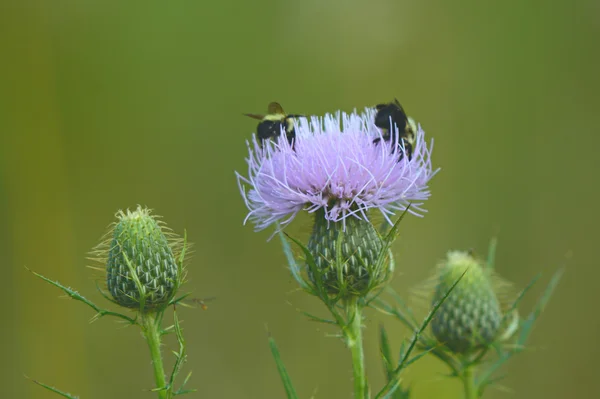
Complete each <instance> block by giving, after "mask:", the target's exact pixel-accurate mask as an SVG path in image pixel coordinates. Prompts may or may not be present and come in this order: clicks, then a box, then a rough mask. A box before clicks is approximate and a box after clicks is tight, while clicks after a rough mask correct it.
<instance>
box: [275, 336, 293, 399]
mask: <svg viewBox="0 0 600 399" xmlns="http://www.w3.org/2000/svg"><path fill="white" fill-rule="evenodd" d="M269 346H270V347H271V354H272V355H273V359H275V364H276V365H277V371H278V372H279V376H280V377H281V382H282V383H283V387H284V388H285V393H286V395H287V398H288V399H298V394H296V390H295V388H294V384H292V379H291V378H290V376H289V374H288V372H287V370H286V368H285V365H284V364H283V360H281V355H280V354H279V349H277V344H275V339H274V338H273V337H272V336H271V335H270V334H269Z"/></svg>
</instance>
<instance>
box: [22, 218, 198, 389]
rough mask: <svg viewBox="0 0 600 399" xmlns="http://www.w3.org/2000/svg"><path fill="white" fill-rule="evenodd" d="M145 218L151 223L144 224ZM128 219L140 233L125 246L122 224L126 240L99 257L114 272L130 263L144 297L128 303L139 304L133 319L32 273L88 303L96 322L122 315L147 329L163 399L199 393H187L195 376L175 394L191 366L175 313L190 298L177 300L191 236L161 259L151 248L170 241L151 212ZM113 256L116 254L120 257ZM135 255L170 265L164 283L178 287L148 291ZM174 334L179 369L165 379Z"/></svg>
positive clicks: (141, 259)
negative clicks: (168, 320) (166, 342)
mask: <svg viewBox="0 0 600 399" xmlns="http://www.w3.org/2000/svg"><path fill="white" fill-rule="evenodd" d="M138 211H140V209H138ZM145 218H146V219H148V220H144V219H145ZM123 219H131V220H130V221H132V223H133V224H135V228H133V231H134V232H133V233H131V232H130V233H131V234H125V236H127V238H126V239H124V241H123V242H121V241H120V239H121V238H122V237H123V231H124V230H127V228H125V227H123V228H121V229H119V227H118V226H119V225H118V224H117V227H116V228H115V231H121V232H120V233H118V234H117V233H114V234H115V237H117V236H118V237H120V238H119V239H116V238H113V240H112V243H111V247H110V248H111V250H110V251H111V254H110V255H108V256H107V257H105V258H102V255H101V254H99V253H100V252H101V253H105V248H104V247H103V244H101V245H100V246H99V248H98V249H97V251H96V254H97V255H99V258H100V259H104V260H105V261H107V262H108V264H109V267H108V268H109V269H110V268H111V266H110V264H111V262H113V263H114V262H116V259H117V258H118V259H120V260H121V261H123V262H124V264H125V266H126V268H127V273H128V274H127V279H128V281H130V282H132V283H133V284H134V285H133V286H134V287H135V288H134V290H135V291H136V292H137V293H139V294H140V295H138V294H135V295H133V294H132V293H130V294H128V295H127V298H129V299H128V300H132V301H134V302H135V303H136V304H137V305H136V306H135V307H134V309H137V310H138V312H137V313H136V316H135V317H130V316H127V315H125V314H122V313H119V312H114V311H111V310H107V309H103V308H101V307H99V306H97V305H96V304H94V303H93V302H92V301H90V300H89V299H87V298H85V297H84V296H83V295H81V294H79V293H78V292H77V291H76V290H74V289H72V288H69V287H66V286H64V285H62V284H61V283H59V282H57V281H53V280H51V279H49V278H47V277H45V276H43V275H41V274H39V273H36V272H34V271H31V270H30V271H31V273H33V274H34V275H35V276H36V277H39V278H40V279H42V280H44V281H45V282H47V283H49V284H51V285H53V286H55V287H57V288H59V289H60V290H62V291H63V292H64V293H66V294H67V295H68V296H69V297H70V298H72V299H75V300H76V301H79V302H82V303H84V304H86V305H87V306H89V307H90V308H92V309H93V310H94V311H95V312H96V314H95V315H94V317H92V321H95V320H97V319H99V318H101V317H104V316H112V317H116V318H118V319H121V320H124V321H126V322H128V324H131V325H136V326H138V327H140V328H141V329H142V333H143V335H144V337H145V339H146V341H147V343H148V347H149V349H150V355H151V359H152V365H153V367H154V376H155V381H156V385H157V387H156V388H153V389H151V391H153V392H156V393H157V394H158V397H159V398H160V399H172V398H173V397H175V396H178V395H184V394H187V393H191V392H194V391H195V390H190V389H185V385H186V384H187V382H188V381H189V379H190V376H191V373H189V374H188V375H187V376H186V377H185V379H184V381H183V383H182V385H181V386H180V388H179V389H177V390H175V388H174V382H175V379H176V377H177V376H178V375H179V373H180V371H181V369H182V367H183V364H184V363H185V361H186V359H187V353H186V345H185V340H184V338H183V333H182V329H181V324H180V321H179V317H178V314H177V311H176V309H175V307H176V305H177V304H178V303H182V301H183V300H184V299H185V298H186V297H187V296H188V295H189V294H183V295H180V296H178V297H176V296H175V295H176V294H177V289H178V288H179V287H180V284H181V282H182V281H183V275H184V273H183V271H184V261H185V255H186V251H187V248H188V244H187V235H185V234H184V238H183V240H182V241H177V242H176V243H175V244H167V245H168V247H167V249H165V248H163V249H162V251H163V253H162V255H161V254H158V253H156V252H155V249H151V248H150V247H152V245H153V243H154V244H156V242H157V241H159V242H163V243H166V242H167V241H166V238H165V236H164V234H163V233H162V231H161V230H160V227H158V224H157V222H156V221H155V220H154V219H153V218H151V217H149V216H148V211H146V210H143V211H140V212H138V213H133V214H131V213H128V214H127V216H123V218H122V219H121V221H123ZM130 227H131V226H130ZM157 228H158V231H156V229H157ZM138 233H139V234H138ZM149 237H150V238H149ZM163 239H164V240H163ZM132 243H134V246H131V247H129V249H128V250H126V251H125V250H123V248H121V245H122V244H124V245H130V244H132ZM172 245H176V246H178V251H176V252H177V253H178V256H177V257H175V255H174V254H173V252H172V251H171V248H172ZM136 248H137V249H136ZM115 251H116V252H115ZM144 251H145V252H144ZM165 251H166V252H165ZM169 251H171V252H169ZM112 252H114V254H113V253H112ZM140 252H143V253H140ZM167 252H168V253H170V257H169V256H167V257H166V258H165V256H163V255H165V254H166V253H167ZM115 254H116V255H115ZM131 257H132V258H133V259H137V261H138V262H141V263H144V264H146V265H149V264H151V263H150V261H152V262H155V261H156V262H159V263H161V264H162V265H163V266H165V267H166V266H168V267H167V268H171V267H174V268H175V271H174V272H173V273H174V274H173V276H171V277H167V278H166V279H165V280H164V281H167V280H169V281H170V280H171V278H173V279H174V280H172V281H171V283H172V284H171V283H169V284H167V285H166V286H165V287H163V289H161V288H160V287H157V286H154V287H148V286H147V284H148V283H149V280H147V277H148V275H147V274H145V272H144V267H141V264H137V265H134V264H133V262H132V260H131V259H130V258H131ZM145 257H149V258H145ZM150 258H152V259H150ZM169 259H171V261H172V266H169V265H170V262H171V261H169ZM147 261H148V262H147ZM163 266H160V265H159V264H158V263H157V264H156V265H155V268H160V267H163ZM121 269H122V268H121ZM28 270H29V269H28ZM123 270H124V269H122V270H121V272H122V271H123ZM163 272H164V273H163V277H164V276H165V275H169V273H171V272H169V271H168V270H166V269H165V270H163ZM140 273H141V275H140ZM108 274H109V288H110V279H111V277H110V274H111V273H110V272H109V273H108ZM163 277H159V280H161V279H163ZM157 281H158V280H155V281H154V282H157ZM161 281H163V280H161ZM133 286H132V287H133ZM130 288H131V287H130ZM167 290H172V291H169V292H167ZM99 291H100V293H101V294H102V296H103V297H104V298H105V299H107V300H109V301H110V302H112V303H116V304H119V305H122V306H126V305H125V304H124V303H123V298H119V297H118V295H117V296H115V295H114V290H112V291H111V293H112V294H113V298H114V300H113V299H112V298H110V297H108V295H107V294H106V293H104V292H103V291H102V290H100V289H99ZM158 293H160V295H156V294H158ZM136 295H137V296H136ZM165 301H166V302H165ZM131 303H133V302H131ZM167 306H173V319H174V324H173V325H172V326H169V327H167V328H165V329H163V328H162V327H161V325H162V322H163V316H164V312H165V310H166V309H167ZM126 307H129V306H126ZM169 333H175V336H176V337H177V342H178V345H179V350H178V351H174V352H173V354H174V355H175V363H174V365H173V369H172V371H171V373H170V375H169V377H168V379H167V378H166V376H165V372H164V367H163V361H162V353H161V339H162V337H163V336H164V335H166V334H169ZM33 381H34V382H35V383H37V384H38V385H41V386H43V387H44V388H46V389H49V390H51V391H52V392H55V393H57V394H59V395H62V396H64V397H67V398H74V397H73V396H71V395H70V394H68V393H65V392H62V391H60V390H58V389H56V388H53V387H51V386H48V385H45V384H42V383H40V382H38V381H35V380H33Z"/></svg>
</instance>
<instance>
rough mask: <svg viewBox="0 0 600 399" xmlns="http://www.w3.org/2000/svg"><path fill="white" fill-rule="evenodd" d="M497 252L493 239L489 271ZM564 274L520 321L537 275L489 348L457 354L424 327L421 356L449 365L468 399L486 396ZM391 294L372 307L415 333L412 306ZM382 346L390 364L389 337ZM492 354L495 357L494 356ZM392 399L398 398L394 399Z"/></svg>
mask: <svg viewBox="0 0 600 399" xmlns="http://www.w3.org/2000/svg"><path fill="white" fill-rule="evenodd" d="M495 250H496V240H495V239H493V240H492V241H491V243H490V247H489V253H488V257H487V262H486V267H487V269H488V270H493V269H494V262H495V260H494V257H495V256H494V255H495ZM563 272H564V270H563V269H559V270H558V271H557V272H556V273H555V274H554V275H553V277H552V279H551V280H550V282H549V284H548V286H547V287H546V289H545V291H544V293H543V294H542V296H541V297H540V299H539V300H538V302H537V304H536V305H535V306H534V308H533V310H532V311H531V312H530V313H529V315H528V316H527V317H526V318H525V319H524V320H520V321H519V318H518V313H517V308H518V305H519V304H520V303H521V301H522V299H523V298H524V296H525V294H526V293H527V292H528V291H529V290H530V289H531V288H532V287H533V285H534V284H535V282H537V281H538V279H539V276H536V277H535V278H534V279H533V280H532V281H531V282H530V283H529V284H528V285H527V286H526V287H525V288H524V289H523V290H522V291H521V292H520V293H519V294H518V295H517V296H516V299H515V300H514V301H513V302H512V303H511V304H510V306H509V307H508V308H507V310H506V311H505V314H504V316H503V319H502V322H501V325H507V326H508V327H507V330H508V333H505V334H498V335H497V336H496V339H495V340H493V341H492V342H490V343H488V344H486V345H481V346H480V347H479V348H478V349H477V350H476V351H471V352H468V353H456V352H455V351H453V350H452V349H451V348H448V347H447V346H446V345H442V344H440V343H438V342H437V340H436V338H435V337H433V336H430V335H428V334H425V333H424V332H425V330H424V328H423V329H419V331H420V332H421V333H422V334H418V335H419V336H418V338H416V339H415V338H413V342H417V341H418V349H420V350H421V354H425V353H429V354H431V355H433V356H434V357H436V358H438V359H439V360H441V361H442V362H443V363H445V364H446V365H447V366H448V367H449V368H450V370H451V374H450V377H456V378H459V379H461V380H462V381H463V383H464V386H465V390H466V392H467V397H469V398H471V397H473V398H475V397H480V396H481V395H483V392H484V390H485V388H487V387H488V386H489V385H491V384H493V383H494V382H495V381H497V378H495V377H494V374H495V373H496V372H497V370H498V369H499V368H500V367H501V366H502V365H503V364H504V363H506V362H507V361H508V360H509V359H510V358H511V357H512V356H514V355H515V354H517V353H520V352H522V351H523V350H524V349H525V345H526V343H527V340H528V338H529V335H530V333H531V330H532V327H533V324H534V322H535V321H536V320H537V319H538V317H539V315H540V314H541V312H542V310H543V309H544V308H545V306H546V305H547V303H548V301H549V300H550V297H551V295H552V293H553V292H554V290H555V289H556V286H557V285H558V282H559V281H560V278H561V277H562V274H563ZM464 273H466V271H464V272H463V274H464ZM456 283H458V282H456ZM456 283H455V285H456ZM388 292H390V294H391V296H392V298H393V300H394V303H393V304H390V303H388V302H386V301H383V300H381V299H377V300H375V301H373V303H372V304H371V306H372V307H374V308H376V309H377V310H379V311H381V312H383V313H385V314H388V315H391V316H393V317H395V318H396V319H397V320H398V321H400V322H401V323H402V324H404V325H405V326H407V327H408V328H409V329H411V330H414V329H415V325H416V322H415V317H414V314H413V312H412V310H411V309H410V307H409V306H408V305H407V304H406V303H405V302H404V301H403V300H402V298H400V297H399V296H398V295H397V294H396V293H394V292H393V290H391V289H388ZM448 294H449V293H448ZM515 329H516V330H518V334H517V338H516V340H515V342H512V343H510V342H506V341H507V340H508V339H509V338H510V337H511V336H513V333H514V330H515ZM380 346H381V352H382V356H383V357H384V364H385V365H387V364H388V363H389V362H390V361H391V360H390V359H391V356H390V353H391V352H390V350H389V348H388V346H389V342H388V340H387V335H386V334H385V333H384V332H381V333H380ZM492 354H493V356H491V355H492ZM386 367H387V368H386V375H387V376H388V381H389V378H390V377H389V366H386ZM388 384H389V383H388ZM390 398H394V397H393V396H390Z"/></svg>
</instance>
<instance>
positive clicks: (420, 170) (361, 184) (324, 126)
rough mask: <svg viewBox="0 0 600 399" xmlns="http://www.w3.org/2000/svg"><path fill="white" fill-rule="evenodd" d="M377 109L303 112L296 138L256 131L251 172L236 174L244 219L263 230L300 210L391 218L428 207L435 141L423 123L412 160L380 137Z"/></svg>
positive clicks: (328, 216) (334, 218) (341, 217)
mask: <svg viewBox="0 0 600 399" xmlns="http://www.w3.org/2000/svg"><path fill="white" fill-rule="evenodd" d="M374 116H375V111H374V110H373V109H367V110H366V111H365V112H364V113H362V114H357V113H356V112H355V113H352V114H346V113H340V112H338V113H336V114H335V115H325V117H322V118H321V117H311V118H310V119H307V118H298V119H297V125H296V128H295V133H296V137H295V141H294V143H293V145H291V144H290V143H289V142H288V140H286V139H285V132H284V131H282V134H281V136H280V137H279V138H278V140H276V142H265V143H263V145H262V146H261V144H260V143H259V142H258V141H257V139H256V137H254V138H253V140H252V141H251V142H249V143H248V150H249V156H248V158H247V163H248V176H247V177H244V176H242V175H240V174H239V173H238V174H237V178H238V184H239V186H240V191H241V193H242V196H243V198H244V201H245V203H246V206H247V207H248V209H249V213H248V216H247V217H246V220H251V221H253V222H254V224H255V227H256V229H257V230H262V229H264V228H266V227H268V226H270V225H271V224H274V223H276V222H278V223H279V224H281V225H282V226H284V225H286V224H287V223H289V222H291V221H292V219H293V218H294V217H295V216H296V214H298V212H300V211H302V210H306V211H308V212H315V211H317V210H321V211H322V215H323V217H324V219H325V220H327V221H329V222H345V221H346V220H347V219H348V218H350V217H354V218H357V219H363V220H366V219H367V213H368V211H369V210H372V209H377V210H379V211H380V212H381V213H382V214H383V216H384V217H385V218H386V219H387V220H388V221H391V219H390V217H391V216H393V215H394V214H395V213H396V212H398V211H404V210H405V209H406V208H407V206H408V204H409V203H410V204H411V207H410V209H409V212H411V213H413V214H417V215H420V214H422V213H423V212H425V211H424V209H423V208H421V205H422V204H423V201H424V200H426V199H427V198H428V197H429V190H428V186H427V184H428V182H429V180H430V179H431V177H432V176H433V175H434V173H435V172H433V171H432V167H431V159H430V154H431V150H432V146H431V145H429V146H428V145H427V143H426V142H425V133H424V132H423V130H421V128H420V127H419V128H418V131H417V133H416V145H415V147H416V148H415V149H414V153H413V156H412V157H411V159H410V160H409V159H408V157H407V156H402V154H401V153H402V152H404V149H403V148H400V147H398V148H393V149H392V148H391V147H392V146H386V145H382V144H381V143H375V142H374V141H375V139H377V138H381V137H382V136H381V131H380V130H379V129H378V128H377V127H376V126H375V125H374V122H373V121H374ZM396 142H398V140H396Z"/></svg>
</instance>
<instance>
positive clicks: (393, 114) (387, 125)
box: [373, 98, 417, 161]
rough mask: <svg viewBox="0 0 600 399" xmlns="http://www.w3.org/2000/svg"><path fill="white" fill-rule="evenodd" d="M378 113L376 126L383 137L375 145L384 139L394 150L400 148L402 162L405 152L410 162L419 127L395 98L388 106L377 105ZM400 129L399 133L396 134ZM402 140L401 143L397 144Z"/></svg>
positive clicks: (378, 138) (375, 141) (374, 141)
mask: <svg viewBox="0 0 600 399" xmlns="http://www.w3.org/2000/svg"><path fill="white" fill-rule="evenodd" d="M375 109H376V110H377V113H376V114H375V121H374V122H375V126H377V127H378V128H380V129H381V136H382V137H377V138H376V139H375V140H373V143H378V142H380V141H381V139H382V138H383V141H385V142H388V143H391V145H392V148H395V147H396V146H397V147H398V153H399V154H400V157H399V158H398V161H400V160H401V159H402V158H403V157H404V153H403V152H402V147H404V152H405V153H406V155H407V156H408V160H409V161H410V160H411V158H412V155H413V153H414V150H415V144H416V134H417V126H416V124H415V122H414V121H413V120H412V118H410V117H408V116H407V115H406V112H404V109H403V108H402V105H400V102H398V100H397V99H395V98H394V101H392V102H391V103H387V104H377V105H376V106H375ZM396 128H398V133H396V130H395V129H396ZM397 139H400V140H401V142H400V141H399V142H396V140H397Z"/></svg>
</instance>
